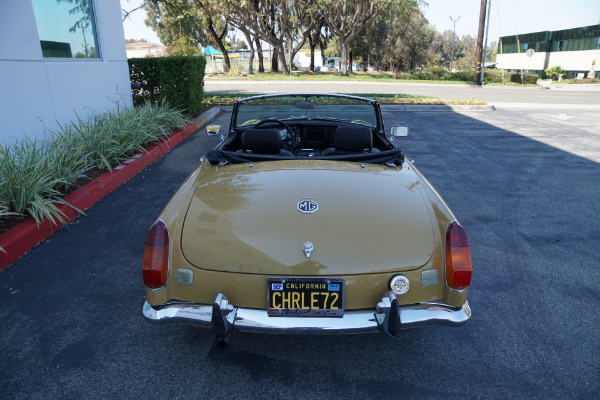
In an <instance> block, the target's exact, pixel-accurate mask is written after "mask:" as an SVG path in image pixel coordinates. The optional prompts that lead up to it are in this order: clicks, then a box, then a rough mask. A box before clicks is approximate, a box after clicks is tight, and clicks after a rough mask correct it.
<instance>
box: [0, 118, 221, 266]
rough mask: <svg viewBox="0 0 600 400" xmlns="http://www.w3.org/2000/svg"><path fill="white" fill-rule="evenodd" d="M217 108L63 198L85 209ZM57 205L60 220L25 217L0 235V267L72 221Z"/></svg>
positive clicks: (69, 210)
mask: <svg viewBox="0 0 600 400" xmlns="http://www.w3.org/2000/svg"><path fill="white" fill-rule="evenodd" d="M219 111H220V108H219V107H213V108H211V109H210V110H208V111H206V112H204V113H202V114H201V115H200V116H198V117H196V118H194V119H193V120H192V121H191V122H189V123H188V124H187V125H186V126H185V127H184V128H183V129H181V130H178V131H175V132H174V133H173V134H172V135H171V136H169V137H168V138H166V139H165V140H163V141H162V142H160V143H158V144H154V145H151V146H149V147H148V148H146V153H139V154H136V155H134V156H133V157H132V158H130V159H129V160H126V161H123V162H122V163H121V164H119V165H117V166H116V167H115V168H113V171H112V173H111V172H106V173H104V174H102V175H100V176H99V177H97V178H96V179H94V180H92V181H91V182H89V183H88V184H86V185H85V186H83V187H81V188H79V189H77V190H76V191H74V192H73V193H71V194H69V195H67V196H65V197H64V200H65V201H67V202H68V203H70V204H72V205H73V206H75V207H77V208H78V209H79V210H81V211H85V210H87V209H88V208H90V207H91V206H92V205H94V204H95V203H96V202H98V201H99V200H100V199H102V198H103V197H105V196H106V195H108V194H109V193H110V192H112V191H113V190H115V189H116V188H117V187H119V186H120V185H121V184H123V183H124V182H125V181H127V180H129V179H130V178H132V177H133V176H135V175H136V174H137V173H138V172H140V171H141V170H143V169H144V168H146V167H147V166H148V165H150V164H151V163H152V162H154V161H155V160H156V159H157V158H159V157H160V156H162V155H163V154H165V153H168V152H169V151H171V149H173V147H175V146H177V145H178V144H179V143H181V142H182V141H183V140H184V139H186V138H187V137H188V136H190V135H191V134H192V133H194V132H196V131H197V130H198V129H200V128H201V127H202V126H203V125H206V123H208V121H210V120H211V119H213V118H214V117H215V116H216V115H217V114H218V113H219ZM57 206H58V208H59V209H60V210H61V211H62V212H63V213H64V214H65V215H66V217H63V219H64V222H62V223H61V222H60V221H58V220H57V221H56V224H53V223H52V222H51V221H50V220H48V219H45V220H43V221H42V222H41V223H40V225H39V226H37V225H36V223H35V220H34V219H33V218H28V219H27V220H25V221H23V222H22V223H20V224H19V225H17V226H15V227H14V228H12V229H11V230H9V231H8V232H5V233H4V234H2V235H0V247H2V248H3V249H4V250H5V251H6V253H3V252H0V270H3V269H4V268H6V267H8V266H9V265H10V264H12V263H13V262H15V261H16V260H18V259H19V258H21V256H23V255H24V254H25V253H27V252H28V251H29V250H31V249H33V248H34V247H35V246H37V245H38V244H39V243H41V242H42V241H44V240H45V239H47V238H48V237H49V236H51V235H52V234H53V233H54V232H56V231H58V230H59V229H60V228H62V227H63V226H64V225H66V224H68V223H69V222H71V221H73V220H74V219H75V218H76V217H77V215H78V213H77V212H76V211H75V210H74V209H73V208H71V207H69V206H66V205H64V204H59V205H57Z"/></svg>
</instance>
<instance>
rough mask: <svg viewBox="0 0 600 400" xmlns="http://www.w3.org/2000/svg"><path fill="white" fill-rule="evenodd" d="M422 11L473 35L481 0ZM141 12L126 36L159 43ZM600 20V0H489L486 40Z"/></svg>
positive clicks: (436, 3)
mask: <svg viewBox="0 0 600 400" xmlns="http://www.w3.org/2000/svg"><path fill="white" fill-rule="evenodd" d="M141 2H142V0H121V8H124V9H125V10H131V9H133V8H135V7H137V6H138V5H139V4H140V3H141ZM426 2H427V3H428V6H422V7H421V9H422V10H423V14H424V15H425V17H426V18H427V19H428V20H429V23H430V24H431V25H433V26H435V28H436V30H437V31H438V32H443V31H445V30H447V29H450V30H452V29H453V25H454V23H453V22H452V21H451V20H450V17H452V19H457V18H458V17H459V16H460V20H459V21H458V22H457V23H456V34H457V35H458V36H464V35H472V36H477V30H478V27H479V12H480V10H481V0H426ZM145 17H146V15H145V11H143V10H138V11H135V12H134V13H133V14H131V17H130V18H129V19H127V20H125V22H124V23H123V28H124V29H125V38H126V39H147V40H148V41H149V42H151V43H160V40H159V39H158V36H156V33H154V31H153V30H152V29H150V28H148V27H147V26H146V25H145V24H144V18H145ZM598 23H600V0H570V1H560V2H559V1H557V0H491V8H490V19H489V37H488V43H491V42H497V41H498V39H499V38H500V37H501V36H509V35H515V34H523V33H530V32H540V31H556V30H561V29H568V28H577V27H580V26H588V25H596V24H598Z"/></svg>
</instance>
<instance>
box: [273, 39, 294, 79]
mask: <svg viewBox="0 0 600 400" xmlns="http://www.w3.org/2000/svg"><path fill="white" fill-rule="evenodd" d="M276 48H277V55H278V56H279V62H280V63H281V68H282V69H283V71H281V72H282V73H283V74H284V75H289V74H290V70H289V69H288V66H287V63H286V61H285V48H284V47H283V44H281V45H277V47H276ZM290 64H291V60H290Z"/></svg>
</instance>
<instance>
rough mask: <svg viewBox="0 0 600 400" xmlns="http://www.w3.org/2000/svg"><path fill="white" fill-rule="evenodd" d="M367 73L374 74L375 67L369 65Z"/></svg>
mask: <svg viewBox="0 0 600 400" xmlns="http://www.w3.org/2000/svg"><path fill="white" fill-rule="evenodd" d="M367 71H369V72H373V71H375V67H374V66H372V65H369V66H368V67H367Z"/></svg>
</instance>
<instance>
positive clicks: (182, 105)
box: [128, 56, 206, 116]
mask: <svg viewBox="0 0 600 400" xmlns="http://www.w3.org/2000/svg"><path fill="white" fill-rule="evenodd" d="M128 63H129V75H130V77H131V81H132V82H137V83H144V84H145V87H144V88H142V89H134V90H133V91H132V92H133V103H134V104H135V105H136V106H138V105H142V104H144V103H145V102H146V101H150V102H157V101H159V100H160V99H165V100H166V101H167V103H168V104H169V105H171V106H172V107H175V108H178V109H180V110H182V111H183V112H184V113H185V114H187V115H191V116H193V115H197V114H199V113H200V111H201V110H202V97H203V94H204V69H205V67H206V59H205V58H204V56H177V57H154V58H130V59H129V60H128Z"/></svg>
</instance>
